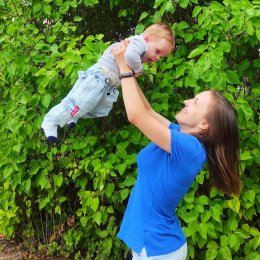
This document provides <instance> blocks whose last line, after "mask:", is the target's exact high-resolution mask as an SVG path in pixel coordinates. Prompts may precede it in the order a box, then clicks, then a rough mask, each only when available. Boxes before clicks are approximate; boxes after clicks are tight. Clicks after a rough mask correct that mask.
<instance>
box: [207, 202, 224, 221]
mask: <svg viewBox="0 0 260 260" xmlns="http://www.w3.org/2000/svg"><path fill="white" fill-rule="evenodd" d="M221 212H222V208H221V206H220V205H218V204H216V205H214V206H212V207H211V208H210V213H211V216H212V218H213V219H214V220H216V221H217V222H221V218H220V214H221Z"/></svg>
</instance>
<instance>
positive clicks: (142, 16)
mask: <svg viewBox="0 0 260 260" xmlns="http://www.w3.org/2000/svg"><path fill="white" fill-rule="evenodd" d="M147 16H148V13H147V12H142V14H141V15H140V18H139V22H140V21H141V20H143V19H144V18H145V17H147Z"/></svg>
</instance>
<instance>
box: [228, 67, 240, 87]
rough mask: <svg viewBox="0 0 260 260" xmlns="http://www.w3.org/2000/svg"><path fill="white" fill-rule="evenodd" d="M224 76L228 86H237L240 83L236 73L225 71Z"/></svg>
mask: <svg viewBox="0 0 260 260" xmlns="http://www.w3.org/2000/svg"><path fill="white" fill-rule="evenodd" d="M226 75H227V82H228V83H230V84H239V83H240V80H239V78H238V75H237V74H236V72H234V71H232V70H227V71H226Z"/></svg>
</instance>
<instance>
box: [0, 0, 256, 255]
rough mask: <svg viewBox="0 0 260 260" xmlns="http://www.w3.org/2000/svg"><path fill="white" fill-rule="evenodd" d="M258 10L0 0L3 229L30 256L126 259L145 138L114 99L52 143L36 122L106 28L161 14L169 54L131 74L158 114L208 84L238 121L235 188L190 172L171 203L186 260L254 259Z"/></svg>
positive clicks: (252, 6)
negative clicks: (106, 109)
mask: <svg viewBox="0 0 260 260" xmlns="http://www.w3.org/2000/svg"><path fill="white" fill-rule="evenodd" d="M126 2H127V3H126ZM109 12H110V14H112V13H115V12H116V14H117V15H114V17H113V19H112V20H111V18H110V17H109V15H106V14H108V13H109ZM259 15H260V1H252V2H250V1H247V0H239V1H235V0H224V1H197V0H179V1H168V0H167V1H166V0H155V1H151V0H150V1H120V0H110V1H98V0H91V1H90V0H84V1H77V0H74V1H65V0H44V1H40V0H35V1H32V0H28V1H13V0H0V79H1V80H0V87H1V99H0V102H1V106H0V120H1V124H0V143H1V150H0V157H1V160H0V174H1V178H0V233H1V234H4V235H5V236H6V237H7V238H9V237H15V238H16V239H19V240H22V241H23V242H24V245H25V246H26V247H27V248H28V249H29V250H31V252H32V253H34V252H35V251H37V252H41V253H42V254H49V255H53V256H55V255H58V256H63V257H64V258H68V259H85V260H88V259H96V260H98V259H115V260H116V259H124V258H126V257H127V256H129V251H128V249H127V248H126V247H125V246H124V244H123V243H122V242H120V241H119V240H118V239H117V238H116V233H117V232H118V227H119V225H120V221H121V219H122V216H123V213H124V210H125V206H126V203H127V199H128V197H129V193H130V191H131V188H132V186H133V184H134V182H135V177H136V164H135V162H136V155H137V152H138V151H139V150H140V149H141V148H142V147H143V146H144V145H145V144H147V143H148V140H147V139H146V138H145V137H144V136H143V135H141V133H140V132H139V131H138V130H137V129H135V128H134V127H133V126H131V125H130V124H129V123H128V122H127V120H126V115H125V112H124V107H123V102H122V98H121V97H120V98H119V100H118V102H117V104H116V106H115V108H114V109H113V110H112V112H111V113H110V115H109V116H108V117H106V118H101V119H89V120H80V121H79V123H78V124H77V127H76V129H75V131H73V132H69V131H68V130H67V129H66V128H64V129H60V131H59V137H60V140H59V142H58V144H57V145H56V146H49V145H48V144H47V143H46V142H45V138H44V135H43V133H42V130H41V129H40V125H41V122H42V119H43V117H44V115H45V114H46V112H47V111H48V110H49V109H50V108H51V107H52V106H53V105H55V104H57V103H58V102H59V101H60V100H61V99H62V98H63V97H64V96H65V95H66V93H67V92H68V91H69V89H70V88H71V86H72V85H73V83H74V82H75V81H76V78H77V71H78V70H85V69H86V68H88V67H89V66H90V65H91V64H93V63H94V62H95V61H96V60H97V59H98V57H99V56H100V54H101V53H102V51H104V50H105V48H106V47H107V46H108V45H109V42H107V41H108V37H107V36H108V35H109V36H110V37H114V38H113V39H109V40H111V41H113V40H116V39H117V37H119V36H120V37H124V36H127V35H128V34H129V33H130V32H133V27H134V26H135V25H137V26H136V32H137V33H140V32H142V30H143V28H144V27H145V26H147V25H149V24H150V23H152V22H155V21H158V20H162V21H165V22H168V23H170V24H171V25H172V29H173V30H174V31H175V34H176V44H177V48H176V51H175V53H174V55H171V56H169V57H168V58H165V59H164V60H162V61H160V62H158V63H156V64H153V65H152V66H150V67H149V66H147V65H145V73H144V75H143V76H142V77H140V79H139V80H138V81H139V83H140V86H141V88H142V89H143V91H144V92H145V94H146V95H147V97H148V99H149V100H150V101H151V103H152V105H153V107H154V108H155V110H156V111H158V112H160V113H162V114H163V115H165V116H166V117H168V118H169V119H171V120H174V114H175V113H176V112H177V111H178V110H179V109H180V108H181V107H182V102H183V100H184V99H185V98H187V97H190V96H193V95H194V94H195V93H197V92H199V91H202V90H205V89H209V88H212V89H217V90H219V91H221V92H222V93H223V94H224V95H225V96H226V97H227V98H228V99H229V100H230V101H231V102H232V104H233V105H234V106H235V107H236V109H237V112H238V117H239V127H240V137H241V138H240V140H241V186H242V191H241V195H240V197H226V196H224V195H223V194H222V193H220V192H218V191H217V190H216V189H214V188H211V189H210V188H209V187H208V185H207V180H208V172H207V170H206V169H204V170H203V171H202V172H201V173H200V174H199V175H198V176H197V178H196V182H195V183H194V185H193V186H192V188H191V189H190V191H189V193H188V194H187V195H186V196H185V198H184V199H183V200H182V202H181V204H180V206H179V207H178V209H177V211H178V215H179V216H180V221H181V223H182V226H183V229H184V232H185V234H186V236H187V238H188V246H189V256H188V259H196V260H197V259H200V260H202V259H206V260H214V259H217V260H222V259H223V260H224V259H225V260H230V259H234V260H242V259H243V260H259V259H260V256H259V253H258V252H259V251H258V250H259V244H260V232H259V221H258V219H257V214H259V211H260V205H259V201H260V189H259V163H260V154H259V153H260V152H259V144H260V138H259V114H258V111H259V92H260V88H259V87H260V85H259V77H260V76H259V75H260V74H259V68H260V60H259V40H260V20H259ZM45 19H48V20H49V21H51V24H49V25H46V24H44V23H43V22H44V20H45ZM110 20H111V22H110ZM97 21H98V25H99V27H98V28H97V27H96V22H97ZM111 32H113V33H114V34H111ZM112 35H113V36H112ZM203 183H204V185H203ZM173 192H174V191H173Z"/></svg>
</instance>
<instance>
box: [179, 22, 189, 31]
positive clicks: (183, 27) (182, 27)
mask: <svg viewBox="0 0 260 260" xmlns="http://www.w3.org/2000/svg"><path fill="white" fill-rule="evenodd" d="M189 27H190V26H189V25H188V23H187V22H185V21H182V22H180V23H178V24H177V25H176V29H177V30H183V29H187V28H189Z"/></svg>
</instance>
